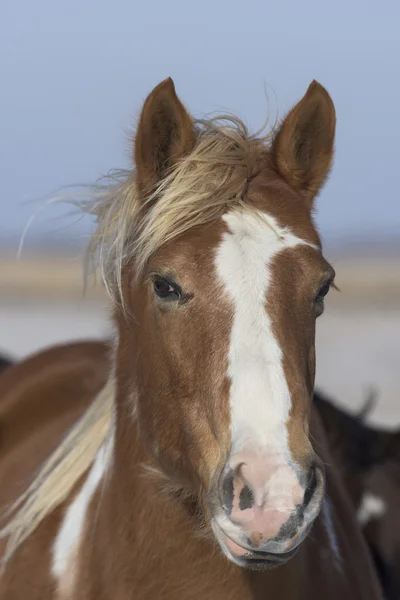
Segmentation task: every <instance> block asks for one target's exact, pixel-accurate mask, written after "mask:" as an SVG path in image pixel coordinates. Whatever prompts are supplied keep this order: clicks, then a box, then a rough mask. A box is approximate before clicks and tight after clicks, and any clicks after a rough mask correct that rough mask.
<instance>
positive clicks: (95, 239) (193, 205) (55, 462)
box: [0, 116, 271, 566]
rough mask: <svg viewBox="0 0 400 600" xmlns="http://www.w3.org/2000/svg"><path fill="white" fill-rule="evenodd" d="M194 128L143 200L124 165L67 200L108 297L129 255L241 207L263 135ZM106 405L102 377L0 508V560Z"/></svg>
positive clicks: (96, 442)
mask: <svg viewBox="0 0 400 600" xmlns="http://www.w3.org/2000/svg"><path fill="white" fill-rule="evenodd" d="M196 129H197V141H196V144H195V147H194V149H193V151H192V152H191V153H190V154H189V155H188V156H186V157H185V158H183V159H182V160H181V161H180V162H179V163H178V164H177V165H176V166H175V167H174V169H173V171H172V172H170V173H169V174H168V175H167V176H166V177H165V178H164V179H163V181H162V182H161V183H160V185H159V186H158V188H157V189H156V190H155V192H154V193H153V194H152V195H151V196H150V197H148V198H147V199H146V200H143V198H141V197H140V196H139V193H138V190H137V186H136V183H135V173H134V172H130V171H128V172H120V173H118V175H117V177H116V178H115V177H113V178H112V179H113V183H112V184H111V185H109V186H103V185H102V186H99V185H97V186H93V188H92V189H91V192H92V196H91V198H89V199H88V200H83V201H80V202H75V203H77V204H79V206H80V209H81V210H82V211H84V212H86V213H90V214H92V215H95V217H96V220H97V230H96V231H95V233H94V234H93V236H92V238H91V241H90V243H89V247H88V254H87V257H88V259H89V261H90V263H91V264H92V265H94V267H95V268H96V270H99V271H100V272H101V276H102V279H103V281H104V284H105V286H106V288H107V290H108V292H109V293H110V295H111V297H112V298H113V301H114V302H122V293H121V292H122V289H121V288H122V286H121V277H122V272H123V269H124V267H125V265H127V264H128V263H131V262H133V263H134V265H135V272H136V275H137V276H140V274H141V273H142V272H143V270H144V268H145V266H146V263H147V261H148V260H149V258H150V257H151V256H152V255H153V254H154V253H155V252H156V251H157V250H158V249H159V248H160V247H161V246H162V245H163V244H165V243H166V242H168V241H170V240H172V239H174V238H175V237H177V236H178V235H180V234H182V233H184V232H185V231H187V230H188V229H190V228H192V227H195V226H198V225H205V224H207V223H210V222H213V221H215V220H217V219H219V218H220V217H221V216H222V214H223V213H224V212H225V211H226V210H227V209H229V208H232V207H234V206H237V207H240V208H242V209H246V206H245V204H244V202H243V197H244V195H245V192H246V189H247V186H248V183H249V181H250V180H251V179H252V178H253V177H254V176H255V174H256V173H257V172H258V170H259V168H260V165H261V161H262V159H263V157H264V156H265V153H266V152H267V148H268V140H269V138H270V135H271V134H268V135H266V136H264V137H261V136H260V132H259V133H258V134H255V135H250V134H249V133H248V130H247V128H246V126H245V125H244V124H243V123H242V121H240V120H239V119H237V118H235V117H230V116H222V117H215V118H212V119H208V120H203V121H196ZM115 179H116V181H115ZM143 202H145V203H146V205H147V206H146V210H143ZM114 404H115V402H114V384H113V380H112V378H110V380H109V381H108V383H107V384H106V386H105V387H104V389H103V390H102V391H101V392H100V393H99V394H98V395H97V397H96V398H95V400H94V401H93V403H92V404H91V406H90V407H89V408H88V410H87V411H86V413H85V414H84V415H83V417H82V418H81V419H80V420H79V421H78V422H77V423H76V425H75V426H74V427H73V428H72V430H71V432H70V433H69V434H68V435H67V437H66V438H65V439H64V441H63V442H62V443H61V444H60V446H59V447H58V448H57V449H56V450H55V451H54V452H53V454H52V455H51V456H50V457H49V458H48V460H47V461H46V462H45V463H44V465H43V466H42V468H41V469H40V470H39V473H38V474H37V476H36V477H35V479H34V480H33V482H32V483H31V485H30V486H29V487H28V489H27V490H26V491H25V492H24V493H23V494H22V495H21V496H20V497H19V498H18V499H17V500H16V501H15V503H14V504H13V505H12V506H11V507H10V508H9V510H8V511H7V512H6V514H5V517H6V519H7V518H8V519H9V522H8V523H7V524H6V525H5V527H4V528H3V529H2V530H0V538H8V543H7V547H6V552H5V556H4V558H3V566H4V565H5V563H6V562H7V560H8V559H9V558H10V557H11V556H12V555H13V553H14V552H15V551H16V550H17V549H18V548H19V547H20V545H21V544H22V543H23V542H24V541H25V540H26V538H27V537H28V536H29V535H30V534H31V533H32V532H33V531H34V530H35V529H36V528H37V527H38V525H39V524H40V523H41V522H42V521H43V519H44V518H45V517H46V516H47V515H49V514H50V513H51V512H52V511H53V510H55V509H56V508H57V506H59V505H61V504H62V502H64V501H65V500H66V499H67V498H68V497H69V495H70V494H71V491H72V490H73V488H74V486H75V485H76V484H77V482H78V480H79V478H80V477H81V476H82V475H83V474H84V473H85V472H86V471H87V469H88V468H89V467H90V465H91V464H92V462H93V460H94V458H95V456H96V454H97V452H98V450H99V449H100V447H101V446H102V444H103V443H104V441H105V439H106V437H107V435H109V434H110V433H111V431H110V430H111V428H112V425H111V423H112V419H111V416H112V413H113V408H114Z"/></svg>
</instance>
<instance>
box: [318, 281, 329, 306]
mask: <svg viewBox="0 0 400 600" xmlns="http://www.w3.org/2000/svg"><path fill="white" fill-rule="evenodd" d="M330 288H331V282H330V281H328V283H325V285H323V286H322V288H321V289H320V290H319V292H318V294H317V301H318V300H322V301H323V300H324V298H325V296H326V295H327V293H328V292H329V290H330Z"/></svg>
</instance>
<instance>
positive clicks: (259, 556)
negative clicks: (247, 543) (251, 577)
mask: <svg viewBox="0 0 400 600" xmlns="http://www.w3.org/2000/svg"><path fill="white" fill-rule="evenodd" d="M213 529H214V533H215V534H216V537H217V539H218V541H219V543H220V545H221V546H222V549H223V551H224V554H225V555H227V556H228V558H230V560H232V561H233V562H234V563H235V564H237V565H238V566H240V567H243V568H245V569H250V570H253V571H261V570H268V569H273V568H274V567H278V566H279V565H283V564H285V563H286V562H287V561H288V560H290V559H291V558H293V557H294V556H295V555H296V554H297V552H298V550H299V547H300V545H301V544H300V543H299V542H300V540H297V543H296V545H295V546H294V547H293V548H291V549H290V550H288V551H287V552H279V553H274V552H265V551H262V550H255V549H253V548H251V549H250V548H248V547H244V546H242V545H241V544H239V543H238V542H236V541H234V540H233V539H232V538H231V537H230V536H228V535H227V534H226V533H225V531H223V530H222V529H221V528H220V527H219V526H218V525H217V524H216V523H215V524H214V527H213Z"/></svg>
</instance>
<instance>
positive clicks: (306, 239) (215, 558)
mask: <svg viewBox="0 0 400 600" xmlns="http://www.w3.org/2000/svg"><path fill="white" fill-rule="evenodd" d="M335 125H336V115H335V108H334V104H333V102H332V99H331V97H330V95H329V93H328V92H327V91H326V90H325V88H324V87H323V86H322V85H320V84H319V83H318V82H316V81H313V82H312V83H311V84H310V86H309V88H308V89H307V91H306V93H305V95H304V96H303V98H302V99H301V100H300V101H299V102H298V103H297V104H296V105H295V106H294V107H293V108H292V110H291V111H290V112H289V113H288V115H287V116H286V117H285V118H284V119H283V120H282V122H281V123H280V125H279V126H278V127H276V128H274V129H273V131H272V132H269V133H268V134H266V135H262V134H261V133H260V132H259V133H257V134H254V135H252V134H250V133H249V132H248V130H247V129H246V127H245V126H244V124H243V123H242V121H241V120H240V119H238V118H236V117H227V116H222V117H221V118H217V117H214V118H211V119H206V120H194V119H193V117H192V116H191V115H190V113H189V112H188V110H187V109H186V108H185V106H184V105H183V103H182V102H181V100H180V99H179V98H178V96H177V93H176V91H175V86H174V83H173V81H172V80H171V79H167V80H165V81H163V82H161V83H160V84H159V85H158V86H157V87H156V88H154V90H153V91H152V92H151V93H150V94H149V96H148V97H147V99H146V100H145V102H144V105H143V107H142V111H141V114H140V118H139V121H138V126H137V130H136V135H135V140H134V148H133V155H134V163H135V166H134V167H133V168H132V170H131V171H128V172H125V173H122V174H121V176H120V178H119V179H118V180H117V181H115V182H114V185H111V186H109V187H107V186H106V188H104V189H103V188H99V187H98V186H97V187H95V188H94V190H93V194H94V195H93V198H92V200H91V201H89V200H88V201H85V202H84V204H83V207H82V208H83V210H85V211H88V212H90V213H91V214H92V215H95V216H96V218H97V229H96V231H95V233H94V235H93V238H92V241H91V243H90V244H89V256H91V257H92V259H94V260H95V261H97V263H96V264H97V266H98V268H99V270H100V272H101V273H102V278H103V281H104V285H105V287H106V289H107V290H108V291H109V294H110V298H111V305H112V312H113V319H114V324H115V336H114V338H112V339H111V340H110V341H109V343H107V344H104V345H99V346H96V348H95V349H94V348H93V347H92V349H88V346H87V344H85V343H82V344H83V345H82V344H81V345H78V346H77V345H75V346H70V345H67V346H63V347H61V348H57V349H55V350H52V349H49V350H47V351H45V352H44V353H39V354H38V355H36V356H34V357H33V358H32V359H28V360H27V361H25V362H22V363H20V364H19V365H16V366H15V367H14V368H13V369H12V370H10V371H9V372H6V373H5V374H4V376H2V378H1V379H0V398H1V406H2V412H1V417H0V423H1V430H2V432H3V436H5V441H3V442H2V449H1V453H2V455H1V460H0V477H1V481H2V486H1V498H0V504H1V505H2V506H4V507H5V511H4V513H3V523H4V525H3V528H2V530H1V533H0V536H1V538H2V544H3V547H2V548H3V549H2V557H3V558H2V573H1V578H0V598H1V600H3V599H7V600H16V599H17V598H18V599H20V598H29V599H30V600H39V599H40V600H47V599H56V600H67V599H72V598H73V599H74V600H92V599H96V600H106V599H110V598H113V600H131V599H135V600H138V599H140V600H149V599H151V600H154V598H157V600H158V599H159V600H172V599H174V600H175V599H176V598H182V599H185V600H199V599H205V598H207V600H214V599H215V600H216V599H218V600H228V599H229V600H239V599H240V600H250V599H252V600H254V599H256V600H262V599H266V598H268V599H272V598H274V599H276V600H280V599H285V600H292V599H293V600H303V599H306V598H307V600H314V599H318V600H320V599H321V597H323V598H324V599H325V600H333V599H335V600H336V599H337V598H338V597H340V598H342V600H350V598H351V600H355V599H360V600H361V599H362V600H377V599H379V598H381V591H380V588H379V583H378V580H377V577H376V574H375V572H374V568H373V564H372V562H371V559H370V556H369V554H368V550H367V547H366V545H365V542H364V540H363V538H362V535H361V532H360V530H359V527H358V524H357V521H356V518H355V515H354V511H353V509H352V506H351V503H350V500H349V498H348V496H347V494H346V492H345V490H344V489H343V486H342V485H341V481H340V477H339V475H338V473H337V471H336V470H335V468H334V466H333V465H332V460H331V457H330V455H329V451H328V444H327V441H326V439H325V436H324V432H323V428H322V425H321V423H320V421H319V417H318V414H317V412H316V411H315V410H314V409H313V407H312V395H313V386H314V376H315V325H316V319H317V317H318V316H320V315H321V314H322V312H323V310H324V297H325V296H326V294H327V293H328V291H329V289H330V288H331V287H333V286H334V277H335V273H334V270H333V268H332V266H331V265H330V264H329V262H328V261H327V260H326V259H325V258H324V256H323V254H322V246H321V241H320V237H319V235H318V232H317V230H316V227H315V224H314V221H313V207H314V199H315V197H316V196H317V194H318V193H319V191H320V190H321V189H322V186H323V184H324V182H325V180H326V178H327V177H328V174H329V172H330V169H331V164H332V159H333V153H334V138H335ZM317 452H318V454H317ZM46 457H47V458H46Z"/></svg>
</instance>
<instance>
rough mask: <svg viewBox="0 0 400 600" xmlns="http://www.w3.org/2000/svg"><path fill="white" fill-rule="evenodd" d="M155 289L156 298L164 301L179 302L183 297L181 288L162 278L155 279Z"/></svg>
mask: <svg viewBox="0 0 400 600" xmlns="http://www.w3.org/2000/svg"><path fill="white" fill-rule="evenodd" d="M153 287H154V292H155V294H156V296H158V297H159V298H162V299H163V300H179V298H180V297H181V292H180V290H179V288H178V287H177V286H176V285H174V284H173V283H171V282H169V281H167V280H166V279H164V278H162V277H155V278H153Z"/></svg>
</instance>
